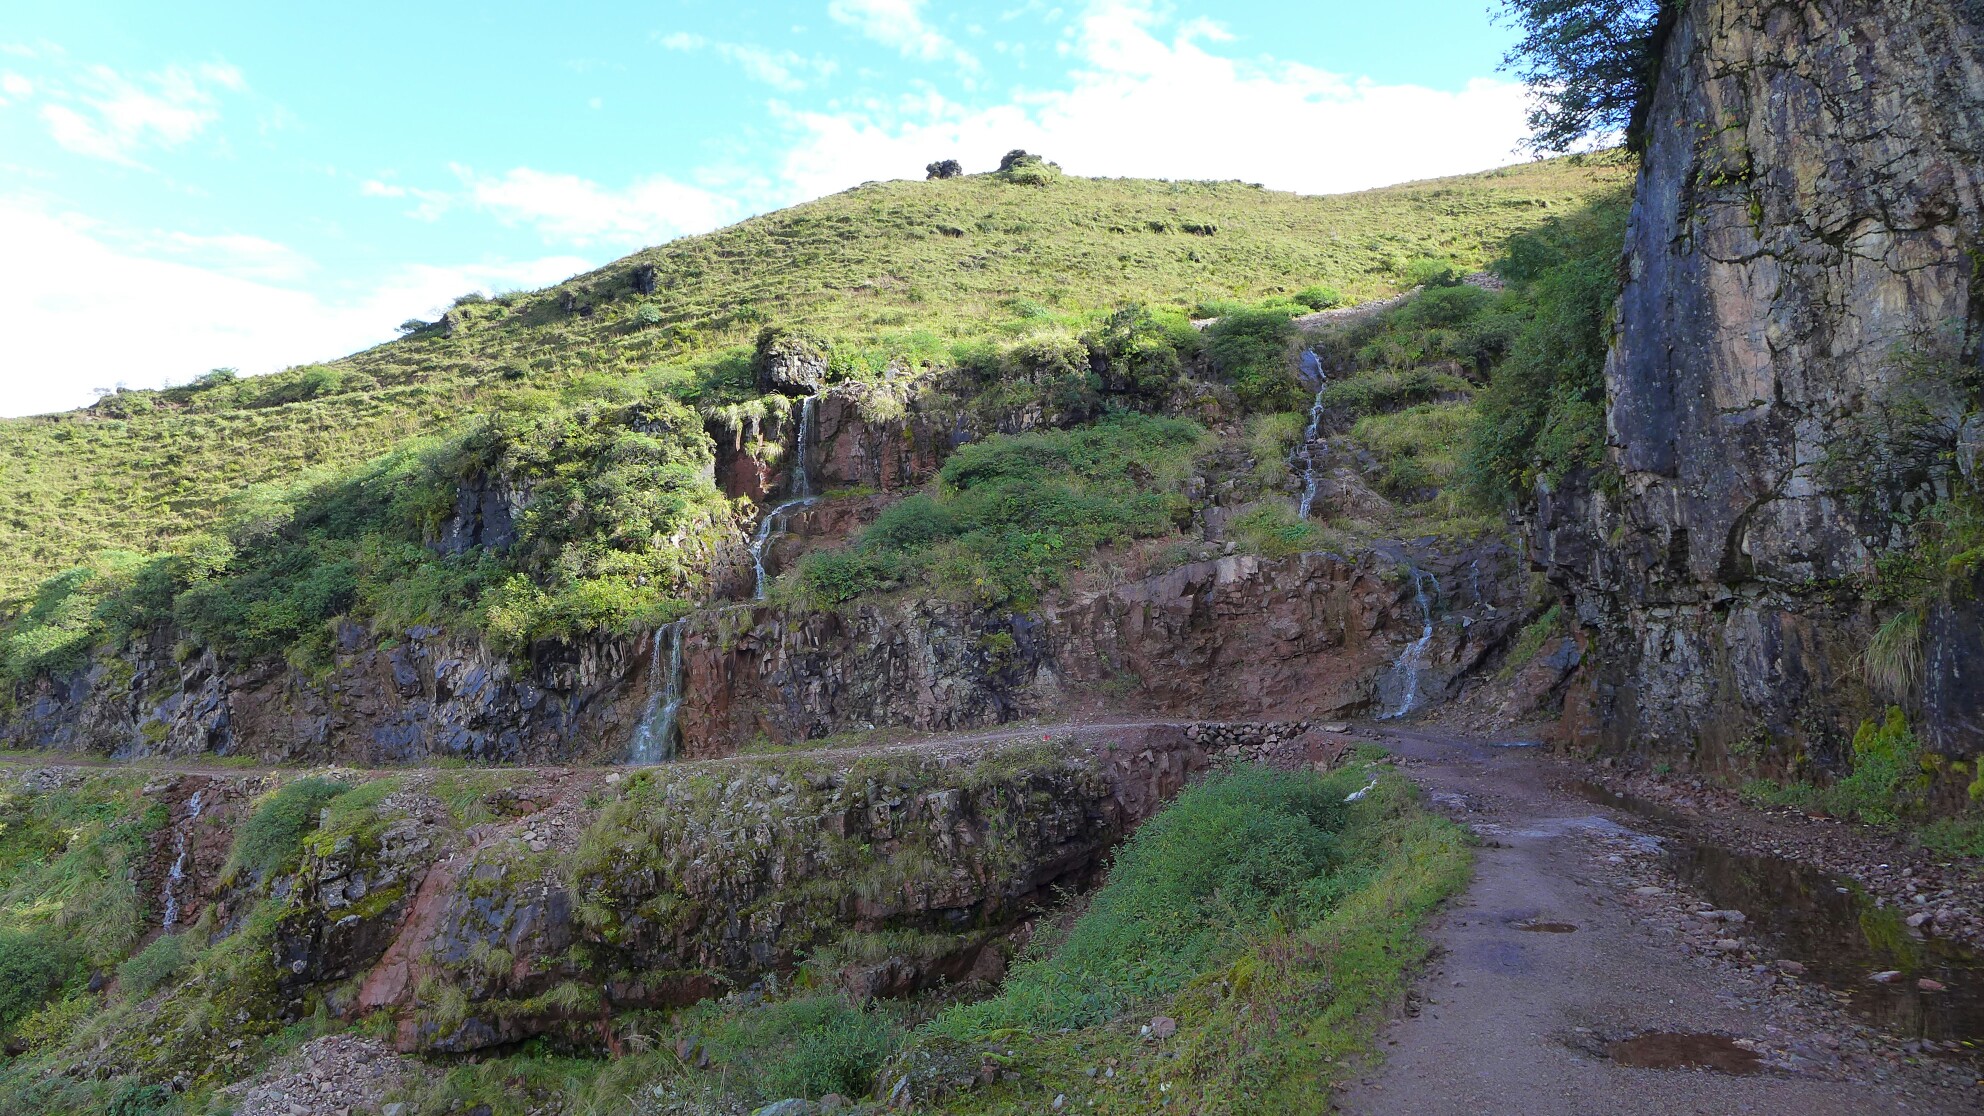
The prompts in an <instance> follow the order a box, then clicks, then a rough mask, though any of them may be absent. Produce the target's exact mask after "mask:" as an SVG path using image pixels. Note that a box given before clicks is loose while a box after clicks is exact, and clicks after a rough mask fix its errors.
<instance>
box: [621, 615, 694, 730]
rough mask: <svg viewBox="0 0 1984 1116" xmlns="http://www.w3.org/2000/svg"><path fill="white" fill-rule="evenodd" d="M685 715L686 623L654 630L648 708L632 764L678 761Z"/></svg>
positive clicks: (643, 713) (635, 727) (643, 715)
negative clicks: (680, 718) (679, 718)
mask: <svg viewBox="0 0 1984 1116" xmlns="http://www.w3.org/2000/svg"><path fill="white" fill-rule="evenodd" d="M681 711H682V621H680V620H677V621H676V622H675V623H673V624H663V625H662V626H661V627H659V628H656V629H655V630H654V648H653V650H652V651H651V652H650V654H649V656H648V706H647V709H646V710H644V711H643V712H642V713H641V723H640V724H638V725H636V726H634V739H633V742H632V743H631V744H629V745H628V747H627V762H628V763H666V762H668V761H669V760H672V759H674V758H675V741H676V728H675V721H676V715H677V714H678V713H680V712H681Z"/></svg>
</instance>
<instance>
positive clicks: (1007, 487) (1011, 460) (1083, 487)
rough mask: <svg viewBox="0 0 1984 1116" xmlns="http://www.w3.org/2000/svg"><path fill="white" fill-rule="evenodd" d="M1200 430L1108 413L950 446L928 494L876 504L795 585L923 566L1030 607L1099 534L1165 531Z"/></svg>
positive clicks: (843, 592)
mask: <svg viewBox="0 0 1984 1116" xmlns="http://www.w3.org/2000/svg"><path fill="white" fill-rule="evenodd" d="M1204 438H1205V430H1204V429H1203V428H1202V427H1200V426H1198V425H1197V424H1195V423H1192V422H1187V421H1185V420H1182V419H1170V418H1157V417H1153V416H1149V415H1143V414H1137V413H1124V414H1119V415H1111V416H1109V417H1108V418H1105V419H1102V420H1100V421H1098V422H1096V423H1093V424H1091V425H1089V426H1084V427H1078V428H1076V429H1073V430H1054V431H1042V432H1039V433H1034V434H1024V435H1019V436H1005V435H995V436H993V437H991V438H987V439H985V440H984V441H982V442H974V443H972V444H970V445H966V446H963V447H961V448H960V449H959V450H958V451H957V452H956V453H954V454H952V455H951V458H950V460H949V461H947V462H946V463H945V464H944V467H943V469H942V470H941V471H940V472H939V474H938V491H937V493H936V494H935V495H934V496H932V495H924V496H913V497H910V498H908V499H906V500H903V501H902V502H900V503H898V504H896V505H895V506H893V507H892V508H890V509H889V510H888V511H886V512H884V513H883V514H882V515H881V516H880V517H878V518H877V519H876V521H875V522H874V523H873V524H871V525H870V526H869V527H868V529H867V530H865V531H863V532H862V533H861V536H860V537H859V538H858V539H856V540H855V542H854V543H853V545H852V546H851V547H849V548H844V549H841V550H833V551H817V552H815V553H813V554H810V555H808V556H807V557H806V558H804V559H803V560H801V563H800V566H799V573H798V580H799V584H800V586H801V588H802V589H803V590H805V591H806V592H808V593H810V594H813V595H814V596H815V599H817V600H819V601H820V602H821V603H828V604H833V603H839V602H841V601H846V600H850V599H852V598H853V597H855V596H858V595H860V594H862V593H865V592H870V591H872V590H874V589H876V588H879V587H881V586H882V585H884V584H888V583H892V582H895V581H899V580H902V579H906V578H908V577H911V576H913V575H918V574H923V575H927V576H929V577H930V578H932V579H933V580H935V581H937V582H938V584H939V586H940V587H941V588H945V589H948V590H956V591H959V592H962V593H964V594H967V595H969V596H972V597H976V598H977V599H979V600H982V601H985V602H988V603H1002V604H1007V605H1011V606H1013V607H1020V608H1026V607H1031V604H1032V602H1033V601H1035V600H1036V599H1037V597H1038V594H1039V593H1040V592H1041V591H1042V590H1044V589H1046V588H1048V587H1051V586H1053V585H1057V584H1059V583H1060V579H1061V577H1062V574H1063V573H1064V572H1065V571H1066V570H1067V569H1068V568H1069V567H1070V566H1074V565H1078V564H1080V563H1081V562H1083V561H1084V560H1085V559H1086V558H1087V557H1088V555H1089V554H1090V553H1091V552H1093V551H1094V550H1095V548H1096V547H1098V546H1101V545H1104V544H1106V543H1110V542H1114V541H1118V540H1126V539H1136V538H1151V537H1155V536H1158V535H1163V534H1166V533H1169V532H1170V531H1172V530H1174V529H1176V526H1177V524H1178V522H1179V520H1180V518H1181V517H1182V516H1184V515H1185V514H1187V512H1188V510H1189V509H1188V505H1187V503H1186V501H1185V499H1184V497H1183V496H1182V495H1181V493H1180V491H1179V489H1180V482H1181V481H1182V479H1183V477H1184V474H1185V473H1186V472H1187V471H1188V470H1189V469H1190V466H1191V462H1192V459H1193V456H1194V455H1195V454H1196V453H1197V452H1198V448H1199V446H1200V445H1201V444H1202V442H1203V440H1204Z"/></svg>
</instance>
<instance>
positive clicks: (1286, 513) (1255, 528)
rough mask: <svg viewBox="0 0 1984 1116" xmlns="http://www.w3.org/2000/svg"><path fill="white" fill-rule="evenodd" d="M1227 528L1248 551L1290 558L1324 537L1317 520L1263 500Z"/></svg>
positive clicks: (1278, 503) (1309, 548)
mask: <svg viewBox="0 0 1984 1116" xmlns="http://www.w3.org/2000/svg"><path fill="white" fill-rule="evenodd" d="M1228 530H1229V531H1230V532H1231V533H1232V534H1233V536H1234V538H1235V539H1236V540H1237V541H1238V542H1239V543H1240V545H1241V546H1243V547H1245V548H1246V549H1247V551H1248V552H1249V553H1252V554H1259V555H1262V556H1264V557H1268V558H1287V557H1289V556H1291V555H1295V554H1301V553H1304V552H1305V551H1309V550H1313V549H1315V547H1316V544H1317V543H1319V542H1320V541H1321V540H1322V538H1323V532H1322V529H1321V528H1319V527H1317V526H1316V525H1315V524H1314V523H1310V522H1307V521H1305V520H1300V519H1297V518H1295V513H1294V512H1292V511H1290V510H1288V508H1287V507H1286V506H1284V505H1283V504H1281V503H1280V502H1276V503H1271V504H1262V505H1261V506H1259V507H1257V508H1255V509H1253V510H1252V511H1250V512H1247V513H1246V514H1245V515H1242V516H1239V517H1238V518H1236V519H1234V520H1233V522H1232V524H1231V525H1230V526H1229V528H1228Z"/></svg>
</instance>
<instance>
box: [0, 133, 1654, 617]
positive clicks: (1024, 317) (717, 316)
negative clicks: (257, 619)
mask: <svg viewBox="0 0 1984 1116" xmlns="http://www.w3.org/2000/svg"><path fill="white" fill-rule="evenodd" d="M1317 157H1318V158H1328V157H1329V156H1328V154H1327V153H1325V152H1319V153H1318V155H1317ZM1627 173H1628V172H1627V171H1626V170H1624V169H1623V168H1620V167H1617V166H1607V165H1599V164H1574V163H1571V162H1567V161H1561V160H1560V161H1552V162H1545V163H1534V164H1530V165H1526V166H1520V167H1513V168H1508V169H1503V170H1497V171H1490V172H1485V173H1482V174H1475V175H1467V176H1462V177H1457V178H1449V179H1440V180H1436V181H1431V182H1423V183H1413V184H1408V185H1403V186H1394V187H1388V188H1385V189H1381V190H1373V191H1367V192H1364V193H1358V194H1347V195H1336V196H1329V197H1304V196H1300V195H1296V194H1288V193H1279V192H1275V191H1271V190H1264V189H1260V188H1257V187H1253V186H1249V185H1246V184H1242V183H1237V182H1155V181H1142V180H1127V179H1079V178H1066V177H1062V178H1056V179H1053V180H1051V181H1050V182H1048V183H1047V184H1045V185H1027V184H1022V183H1018V182H1013V181H1008V180H1006V179H1004V178H1001V177H999V176H996V175H978V176H970V177H966V178H960V179H952V180H948V181H940V182H889V183H879V184H872V185H868V186H863V187H860V188H857V189H854V190H849V191H846V192H844V193H841V194H836V195H833V196H831V197H827V198H822V199H819V200H818V201H814V202H809V203H806V204H804V205H799V206H795V207H793V208H791V209H787V210H782V211H780V212H777V213H772V214H768V215H765V216H763V217H757V218H753V219H751V220H749V221H745V222H742V223H741V224H738V225H735V226H732V227H730V228H727V229H723V230H720V231H718V232H714V233H710V234H707V235H704V236H697V237H688V238H684V239H682V240H678V241H675V242H672V243H670V244H667V245H663V246H660V247H657V248H651V249H647V250H645V251H642V252H640V253H637V254H635V255H633V256H630V257H627V258H626V259H623V260H620V261H617V262H615V263H613V264H609V265H608V266H606V267H604V268H601V269H600V270H598V271H595V272H592V273H590V274H587V275H582V276H578V277H576V278H574V279H571V280H569V281H567V282H565V283H563V284H560V285H559V286H556V287H552V288H549V289H546V290H543V291H538V292H533V293H517V294H510V295H504V296H501V297H498V298H495V299H489V300H480V299H468V300H463V301H461V302H459V303H457V304H456V306H455V307H454V308H452V309H451V310H450V311H449V312H448V314H447V315H446V317H445V318H444V319H443V320H442V321H441V322H438V323H436V324H435V325H434V326H433V327H431V328H428V329H425V330H421V331H417V332H415V333H413V334H412V335H410V336H408V337H406V338H404V339H402V340H399V341H395V342H392V343H390V344H386V345H381V346H379V347H377V348H374V349H371V350H368V351H366V352H362V353H358V354H355V355H353V356H350V357H347V358H344V359H342V360H339V361H335V362H332V363H330V364H326V365H308V366H302V367H298V368H294V369H291V370H289V371H287V372H283V373H279V374H277V375H274V376H268V377H261V378H257V379H254V380H247V381H239V382H234V383H219V384H209V385H207V386H204V387H202V388H198V389H194V388H178V389H172V390H167V391H163V392H122V393H119V394H118V395H116V396H112V397H110V398H108V399H106V400H104V401H103V402H102V403H100V404H98V405H97V406H95V407H93V408H90V409H88V410H84V411H76V412H70V413H66V414H61V415H55V416H44V417H39V418H31V419H18V420H8V421H0V601H5V600H8V599H18V598H19V597H20V595H21V594H22V593H23V592H24V591H25V590H27V589H28V588H29V587H30V586H32V585H34V584H35V583H37V582H38V581H40V580H41V579H42V578H45V577H47V576H48V575H50V574H51V573H53V572H55V571H57V570H60V569H63V568H66V567H68V566H70V565H73V564H75V563H76V562H78V561H80V560H81V559H83V558H85V557H86V556H88V555H90V554H92V553H94V552H96V551H99V550H103V549H107V548H110V549H125V550H132V551H139V552H150V551H153V550H157V549H160V548H163V547H166V546H169V545H171V544H172V543H174V542H175V541H177V540H180V539H183V538H185V537H187V536H188V535H190V534H192V533H194V532H197V531H199V530H201V529H202V528H204V527H206V526H208V525H209V524H211V523H212V522H213V521H214V519H215V517H216V515H217V514H218V512H219V511H220V510H221V508H222V507H223V505H224V503H225V501H226V499H227V497H228V496H229V495H230V494H232V493H235V492H237V491H239V490H240V489H241V488H242V487H244V486H246V485H249V484H253V483H258V482H262V481H268V480H279V479H285V478H288V477H290V476H291V475H293V474H295V473H297V472H298V471H300V470H303V469H308V468H312V467H324V466H344V465H349V464H352V463H355V462H358V461H362V460H365V459H368V458H371V457H373V456H376V455H377V454H379V453H381V452H383V451H385V450H387V449H390V448H391V447H392V446H394V445H395V444H397V443H398V442H400V441H402V440H404V439H406V438H408V437H410V436H413V435H415V434H434V433H442V432H445V431H447V430H449V429H451V428H454V427H455V426H456V425H458V424H459V423H461V422H463V421H466V420H469V419H471V418H472V417H473V416H474V415H475V414H476V413H478V411H479V409H481V408H482V407H484V406H486V405H487V403H488V401H489V399H490V397H491V394H492V393H493V392H495V391H498V390H504V389H508V388H513V387H516V386H520V385H525V384H530V385H538V386H547V387H556V386H558V385H559V384H561V383H564V382H568V381H570V380H572V379H576V378H578V377H580V376H586V375H600V374H604V375H615V374H620V373H629V372H635V371H641V370H646V369H650V368H653V367H654V366H656V365H668V364H679V365H682V366H685V367H689V368H697V367H701V368H708V367H710V366H712V365H714V364H718V363H722V362H725V361H728V362H731V363H733V364H734V363H735V362H736V361H737V360H738V353H737V346H739V345H740V344H742V343H745V342H747V341H748V340H749V339H750V338H751V337H752V336H753V335H754V334H755V333H756V332H757V331H758V330H759V329H760V328H762V326H763V325H765V324H767V323H778V324H781V325H798V326H804V327H806V328H807V329H809V330H810V331H811V332H813V333H815V334H818V335H822V336H825V337H827V338H831V339H832V340H833V341H834V342H835V343H836V344H835V352H836V354H837V358H838V359H846V360H860V361H866V362H869V363H878V362H882V361H886V360H887V359H890V358H891V357H900V358H905V359H909V360H912V361H928V360H941V359H943V357H944V355H945V354H946V353H947V352H948V350H949V347H950V346H951V345H952V344H953V343H955V342H957V341H959V340H964V339H969V338H973V337H979V336H986V335H1002V336H1012V335H1024V334H1026V333H1027V332H1028V331H1029V330H1030V329H1032V328H1034V323H1036V322H1039V321H1041V320H1044V319H1053V318H1056V317H1065V316H1066V315H1067V314H1070V313H1078V312H1082V311H1085V310H1090V309H1098V308H1105V307H1114V306H1120V305H1122V304H1124V303H1129V302H1148V303H1156V304H1167V305H1175V306H1184V307H1194V306H1199V305H1202V304H1205V303H1218V302H1221V301H1224V300H1229V299H1258V298H1261V297H1264V296H1268V295H1272V294H1277V293H1284V294H1285V293H1292V292H1296V291H1300V290H1304V289H1309V288H1314V287H1318V286H1321V287H1326V288H1330V289H1332V290H1334V291H1336V292H1338V293H1340V294H1341V295H1342V296H1343V297H1345V298H1347V299H1352V300H1356V299H1362V298H1366V297H1370V296H1375V295H1381V294H1385V293H1389V292H1390V291H1392V290H1393V289H1395V287H1396V284H1397V281H1398V279H1399V277H1400V275H1401V273H1402V272H1403V270H1404V269H1405V267H1406V265H1407V264H1408V263H1409V262H1410V261H1412V260H1413V259H1415V258H1420V257H1429V256H1437V257H1443V258H1446V259H1450V260H1453V261H1454V262H1456V263H1459V264H1462V265H1464V266H1475V265H1478V264H1480V263H1482V262H1484V261H1485V258H1486V257H1487V256H1488V255H1490V254H1492V253H1493V252H1494V251H1495V249H1496V247H1497V246H1498V245H1499V244H1500V243H1501V242H1502V241H1503V239H1504V238H1506V237H1507V236H1508V235H1509V234H1510V233H1512V232H1516V231H1520V230H1522V229H1525V228H1528V227H1531V226H1533V225H1535V224H1536V223H1537V222H1539V221H1541V220H1543V219H1545V218H1546V217H1549V216H1551V215H1553V214H1556V213H1561V212H1565V211H1567V210H1569V209H1572V208H1573V207H1575V205H1576V204H1577V203H1578V202H1580V201H1581V200H1583V199H1585V198H1587V197H1589V196H1591V195H1592V194H1594V193H1595V192H1597V191H1599V190H1602V189H1604V188H1606V187H1608V186H1614V185H1617V184H1618V183H1620V182H1622V181H1623V180H1624V178H1625V176H1626V175H1627ZM301 355H304V354H299V356H301ZM145 372H146V370H145V369H141V368H134V369H132V370H131V378H132V379H137V378H140V377H142V376H143V375H144V373H145ZM711 401H712V402H714V401H718V400H711Z"/></svg>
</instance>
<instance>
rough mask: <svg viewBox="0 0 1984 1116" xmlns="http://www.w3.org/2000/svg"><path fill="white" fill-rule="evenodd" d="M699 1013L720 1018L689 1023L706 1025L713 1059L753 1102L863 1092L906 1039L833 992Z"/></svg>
mask: <svg viewBox="0 0 1984 1116" xmlns="http://www.w3.org/2000/svg"><path fill="white" fill-rule="evenodd" d="M719 1013H721V1014H719ZM699 1014H705V1015H717V1016H718V1018H716V1019H697V1020H693V1021H692V1022H691V1023H690V1025H691V1026H701V1027H703V1028H706V1029H704V1030H703V1034H704V1036H705V1037H704V1038H703V1045H704V1048H705V1049H706V1050H707V1051H708V1053H709V1055H710V1057H711V1060H712V1061H714V1062H716V1063H718V1064H720V1065H722V1066H723V1067H724V1068H725V1071H726V1073H725V1076H726V1077H727V1078H728V1080H727V1081H726V1084H727V1085H728V1086H729V1087H730V1088H731V1089H732V1090H734V1091H736V1092H738V1093H741V1094H742V1095H743V1096H745V1097H747V1098H749V1101H750V1102H752V1103H763V1102H765V1101H770V1100H779V1099H783V1098H786V1097H804V1098H807V1099H817V1098H819V1097H823V1096H825V1095H827V1094H828V1093H839V1094H841V1095H842V1096H850V1097H858V1096H863V1095H866V1094H867V1092H868V1090H869V1088H870V1087H871V1085H872V1083H873V1081H874V1078H875V1074H876V1072H877V1071H879V1070H880V1069H881V1068H882V1063H883V1062H884V1061H886V1060H887V1059H888V1057H889V1055H890V1054H892V1053H894V1051H895V1048H896V1045H897V1043H898V1041H899V1040H900V1037H901V1031H900V1030H899V1029H898V1028H897V1027H896V1026H895V1024H893V1023H892V1022H891V1021H890V1020H889V1019H888V1018H887V1017H885V1016H883V1015H882V1014H880V1013H879V1012H877V1011H875V1010H874V1009H872V1008H861V1007H857V1006H855V1005H854V1004H851V1003H849V1002H848V1001H847V1000H845V999H843V998H841V997H839V996H832V995H823V996H803V997H800V998H797V999H791V1000H783V1001H779V1002H775V1003H770V1004H762V1005H758V1006H756V1007H753V1008H747V1009H746V1010H742V1011H737V1010H735V1009H729V1010H728V1011H726V1008H725V1007H724V1006H711V1007H708V1008H705V1009H704V1011H703V1013H699Z"/></svg>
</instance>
